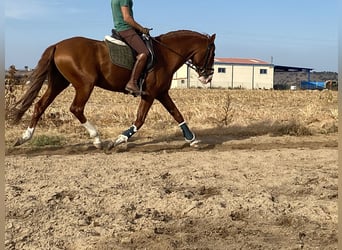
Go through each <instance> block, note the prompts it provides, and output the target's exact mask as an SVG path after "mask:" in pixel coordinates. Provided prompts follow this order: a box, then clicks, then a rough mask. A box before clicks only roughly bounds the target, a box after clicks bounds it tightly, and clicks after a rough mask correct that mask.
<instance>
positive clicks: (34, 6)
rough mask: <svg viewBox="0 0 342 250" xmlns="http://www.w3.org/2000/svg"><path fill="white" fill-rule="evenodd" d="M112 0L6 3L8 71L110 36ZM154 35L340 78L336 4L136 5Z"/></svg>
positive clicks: (267, 0) (157, 1)
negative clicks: (78, 39)
mask: <svg viewBox="0 0 342 250" xmlns="http://www.w3.org/2000/svg"><path fill="white" fill-rule="evenodd" d="M110 2H111V1H110V0H96V1H91V0H54V1H47V0H5V67H6V68H8V67H9V66H10V65H12V64H14V65H15V66H16V68H18V69H23V68H24V67H25V66H28V67H29V68H34V67H35V66H36V64H37V62H38V60H39V58H40V56H41V54H42V53H43V51H44V50H45V49H46V48H47V47H49V46H50V45H51V44H54V43H56V42H58V41H61V40H63V39H66V38H70V37H73V36H85V37H89V38H92V39H97V40H103V38H104V36H105V35H108V34H111V29H112V28H113V26H114V25H113V19H112V13H111V7H110ZM133 2H134V6H133V10H134V18H135V20H136V21H137V22H139V23H140V24H141V25H142V26H145V27H150V28H153V30H152V31H151V35H152V36H158V35H161V34H164V33H167V32H169V31H174V30H181V29H188V30H194V31H198V32H200V33H206V34H214V33H215V34H216V40H215V44H216V57H233V58H256V59H260V60H264V61H267V62H269V63H273V64H275V65H282V66H297V67H307V68H313V69H314V71H335V72H337V71H338V19H339V18H338V0H324V1H322V0H286V1H280V0H274V1H271V0H258V1H256V0H239V1H233V0H210V1H204V0H172V1H163V0H135V1H133Z"/></svg>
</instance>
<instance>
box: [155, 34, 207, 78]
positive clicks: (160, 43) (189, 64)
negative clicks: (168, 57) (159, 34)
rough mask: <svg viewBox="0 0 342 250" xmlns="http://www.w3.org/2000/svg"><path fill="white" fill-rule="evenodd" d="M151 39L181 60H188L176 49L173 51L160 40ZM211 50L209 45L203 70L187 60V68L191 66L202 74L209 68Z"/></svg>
mask: <svg viewBox="0 0 342 250" xmlns="http://www.w3.org/2000/svg"><path fill="white" fill-rule="evenodd" d="M150 38H151V39H152V40H153V41H155V42H156V43H158V44H159V45H161V46H163V47H164V48H166V49H168V50H170V51H171V52H173V53H174V54H176V55H178V56H179V57H181V58H183V59H185V60H186V58H185V57H184V56H183V55H181V54H179V53H178V52H177V51H175V50H174V49H171V48H170V47H169V46H167V45H166V44H164V43H162V42H160V41H158V40H157V39H155V38H154V37H151V36H150ZM210 49H211V44H209V46H208V49H207V54H206V57H205V65H204V67H203V68H199V67H197V66H196V65H194V64H193V63H192V62H191V60H186V61H185V64H186V65H187V66H189V67H190V68H192V69H193V70H195V71H197V72H200V71H203V70H205V69H206V67H207V64H208V58H209V52H210Z"/></svg>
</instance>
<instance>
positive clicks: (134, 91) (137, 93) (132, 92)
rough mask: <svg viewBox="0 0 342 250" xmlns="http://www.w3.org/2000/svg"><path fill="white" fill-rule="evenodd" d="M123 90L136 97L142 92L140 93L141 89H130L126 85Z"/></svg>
mask: <svg viewBox="0 0 342 250" xmlns="http://www.w3.org/2000/svg"><path fill="white" fill-rule="evenodd" d="M125 90H126V91H127V92H128V93H129V94H131V95H133V96H134V97H137V96H139V95H142V94H143V93H142V92H143V91H141V90H135V89H131V88H129V87H127V86H126V87H125Z"/></svg>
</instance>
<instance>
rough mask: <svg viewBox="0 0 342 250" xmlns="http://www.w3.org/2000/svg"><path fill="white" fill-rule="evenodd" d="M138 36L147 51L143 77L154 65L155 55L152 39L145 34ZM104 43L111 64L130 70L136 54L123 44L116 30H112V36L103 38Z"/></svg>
mask: <svg viewBox="0 0 342 250" xmlns="http://www.w3.org/2000/svg"><path fill="white" fill-rule="evenodd" d="M140 36H141V38H142V40H143V41H144V43H145V45H146V47H147V49H148V51H149V55H148V59H147V63H146V67H145V70H144V72H143V75H145V74H146V73H147V72H149V71H151V70H152V68H153V66H154V63H155V55H154V51H153V44H152V39H151V38H150V37H149V36H148V35H145V34H140ZM104 41H105V43H106V44H107V46H108V49H109V54H110V58H111V61H112V63H113V64H115V65H118V66H121V67H124V68H126V69H129V70H132V69H133V66H134V63H135V60H136V59H135V58H136V52H135V51H134V50H133V49H132V48H131V47H130V46H129V45H128V44H127V43H125V41H124V40H123V39H122V37H121V36H120V34H119V33H118V32H117V31H116V30H114V29H112V35H111V36H108V35H107V36H105V39H104Z"/></svg>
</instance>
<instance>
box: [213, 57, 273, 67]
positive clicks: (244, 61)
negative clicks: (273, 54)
mask: <svg viewBox="0 0 342 250" xmlns="http://www.w3.org/2000/svg"><path fill="white" fill-rule="evenodd" d="M215 63H222V64H248V65H270V63H268V62H265V61H262V60H259V59H255V58H215Z"/></svg>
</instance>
